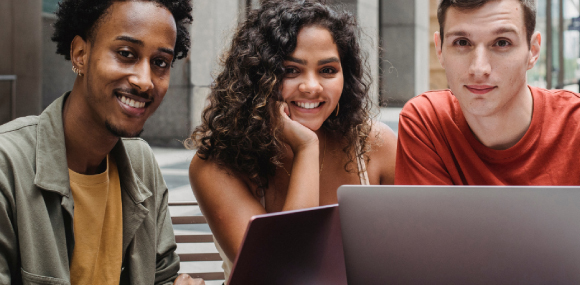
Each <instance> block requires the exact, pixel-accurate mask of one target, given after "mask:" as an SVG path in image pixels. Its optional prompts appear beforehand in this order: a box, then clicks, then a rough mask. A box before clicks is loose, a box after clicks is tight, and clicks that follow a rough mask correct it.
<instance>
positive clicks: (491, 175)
mask: <svg viewBox="0 0 580 285" xmlns="http://www.w3.org/2000/svg"><path fill="white" fill-rule="evenodd" d="M529 88H530V90H531V91H532V96H533V98H534V109H533V114H532V122H531V123H530V127H529V129H528V130H527V131H526V133H525V135H524V136H523V137H522V138H521V140H520V141H519V142H517V143H516V144H515V145H514V146H512V147H511V148H509V149H506V150H494V149H491V148H488V147H486V146H485V145H483V144H482V143H481V142H479V141H478V140H477V139H476V138H475V136H474V135H473V133H472V132H471V130H470V128H469V125H468V124H467V121H466V120H465V117H464V116H463V112H462V111H461V108H460V107H459V102H458V101H457V99H456V98H455V97H454V96H453V94H452V93H451V91H450V90H443V91H431V92H426V93H424V94H422V95H420V96H417V97H415V98H413V99H411V100H410V101H409V102H408V103H407V104H406V105H405V107H404V108H403V110H402V111H401V114H400V120H399V139H398V144H397V164H396V170H395V184H406V185H409V184H418V185H421V184H424V185H450V184H455V185H580V128H579V126H580V95H579V94H576V93H573V92H570V91H565V90H546V89H541V88H535V87H531V86H530V87H529ZM506 124H509V122H506Z"/></svg>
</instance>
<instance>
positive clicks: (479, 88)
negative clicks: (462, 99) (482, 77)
mask: <svg viewBox="0 0 580 285" xmlns="http://www.w3.org/2000/svg"><path fill="white" fill-rule="evenodd" d="M465 88H467V90H469V92H471V93H473V94H477V95H482V94H486V93H488V92H491V91H492V90H494V89H495V88H496V86H492V85H465Z"/></svg>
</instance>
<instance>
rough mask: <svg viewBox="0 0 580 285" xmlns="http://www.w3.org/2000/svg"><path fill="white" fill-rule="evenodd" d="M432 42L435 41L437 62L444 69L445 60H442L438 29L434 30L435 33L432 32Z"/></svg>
mask: <svg viewBox="0 0 580 285" xmlns="http://www.w3.org/2000/svg"><path fill="white" fill-rule="evenodd" d="M433 42H434V43H435V53H436V54H437V58H438V59H439V63H440V64H441V66H442V67H443V69H445V62H444V60H443V55H442V53H443V47H442V46H441V35H440V34H439V31H437V32H435V34H433Z"/></svg>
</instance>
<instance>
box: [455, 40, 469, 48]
mask: <svg viewBox="0 0 580 285" xmlns="http://www.w3.org/2000/svg"><path fill="white" fill-rule="evenodd" d="M456 43H457V45H458V46H461V47H464V46H467V45H468V44H469V43H468V42H467V41H466V40H458V41H456Z"/></svg>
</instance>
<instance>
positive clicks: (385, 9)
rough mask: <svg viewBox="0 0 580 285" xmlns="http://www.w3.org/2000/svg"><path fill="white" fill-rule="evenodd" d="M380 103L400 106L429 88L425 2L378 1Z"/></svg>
mask: <svg viewBox="0 0 580 285" xmlns="http://www.w3.org/2000/svg"><path fill="white" fill-rule="evenodd" d="M380 25H381V47H382V51H381V101H382V102H387V104H388V105H389V106H402V105H403V104H404V103H405V102H406V101H407V100H409V99H410V98H412V97H413V96H416V95H418V94H420V93H422V92H425V91H427V90H428V88H429V38H430V37H429V2H428V1H425V0H411V1H409V0H381V11H380Z"/></svg>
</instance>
